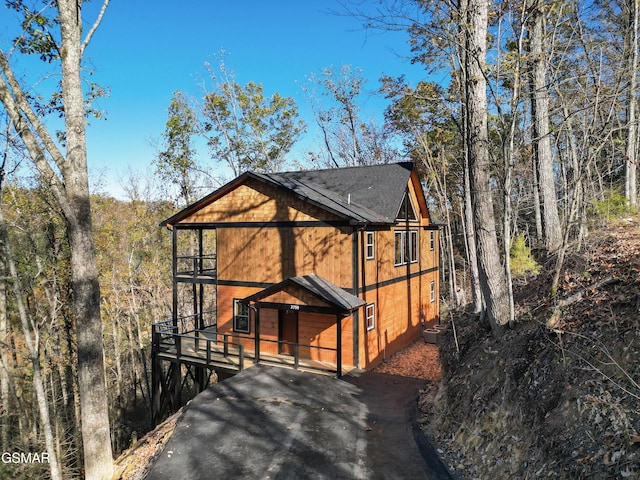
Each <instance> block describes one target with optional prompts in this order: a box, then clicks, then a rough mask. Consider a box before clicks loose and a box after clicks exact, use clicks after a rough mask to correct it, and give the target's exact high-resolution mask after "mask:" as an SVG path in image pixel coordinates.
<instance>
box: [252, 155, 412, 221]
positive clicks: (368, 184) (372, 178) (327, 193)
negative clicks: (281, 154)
mask: <svg viewBox="0 0 640 480" xmlns="http://www.w3.org/2000/svg"><path fill="white" fill-rule="evenodd" d="M412 168H413V164H412V163H409V162H405V163H390V164H384V165H372V166H365V167H351V168H334V169H328V170H307V171H301V172H285V173H265V174H259V175H258V176H259V177H262V178H263V179H265V180H266V181H269V182H270V183H273V184H275V185H277V186H279V187H282V188H285V189H288V190H290V191H291V192H293V193H294V194H296V195H298V196H300V197H302V198H305V199H307V200H309V201H311V202H313V203H316V204H317V205H319V206H321V207H323V208H326V209H327V210H330V211H333V212H335V213H337V214H339V215H342V216H345V217H348V218H351V219H353V220H356V221H359V222H366V223H394V222H395V219H396V216H397V214H398V210H399V208H400V205H401V203H402V199H403V198H404V194H405V192H406V190H407V183H408V182H409V177H410V175H411V170H412Z"/></svg>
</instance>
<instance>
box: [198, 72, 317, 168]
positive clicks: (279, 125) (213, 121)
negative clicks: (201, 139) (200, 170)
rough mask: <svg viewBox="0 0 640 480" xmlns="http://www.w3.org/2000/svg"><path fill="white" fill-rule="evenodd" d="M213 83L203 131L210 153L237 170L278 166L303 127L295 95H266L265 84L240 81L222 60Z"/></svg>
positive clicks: (206, 107) (206, 101) (205, 110)
mask: <svg viewBox="0 0 640 480" xmlns="http://www.w3.org/2000/svg"><path fill="white" fill-rule="evenodd" d="M211 78H212V80H213V81H214V84H215V86H214V88H213V89H212V90H211V91H207V92H206V93H205V96H204V100H203V102H204V105H203V116H204V118H203V120H202V123H203V131H204V133H205V136H206V137H207V141H208V144H209V147H210V149H211V154H212V156H213V158H214V159H215V160H217V161H220V162H223V163H226V164H227V165H228V166H229V167H230V168H231V170H232V171H233V174H234V176H237V175H239V174H240V173H242V171H244V170H256V171H262V172H265V171H278V170H280V169H281V168H282V166H283V164H284V162H285V160H286V155H287V153H289V151H290V150H291V148H292V147H293V145H294V144H295V142H296V141H297V140H298V138H299V137H300V135H301V134H302V133H303V132H304V130H305V128H306V127H305V124H304V122H303V121H302V120H300V118H299V117H298V107H297V105H296V103H295V100H294V99H293V98H291V97H283V96H281V95H280V94H279V93H277V92H276V93H274V94H273V95H271V96H270V97H269V96H267V95H265V93H264V89H263V87H262V84H257V83H255V82H253V81H250V82H248V83H247V84H246V85H244V86H243V85H240V84H238V83H237V82H236V81H235V79H234V77H233V75H232V74H231V73H230V72H229V71H228V70H227V68H226V67H225V65H224V63H222V62H221V64H220V75H219V76H218V75H216V74H214V73H212V74H211Z"/></svg>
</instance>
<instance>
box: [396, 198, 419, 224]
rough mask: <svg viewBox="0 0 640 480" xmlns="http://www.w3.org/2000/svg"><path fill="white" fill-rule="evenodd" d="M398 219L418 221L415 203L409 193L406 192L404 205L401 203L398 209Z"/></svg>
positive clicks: (403, 200)
mask: <svg viewBox="0 0 640 480" xmlns="http://www.w3.org/2000/svg"><path fill="white" fill-rule="evenodd" d="M396 219H397V220H400V221H404V220H409V221H410V222H417V221H418V216H417V215H416V211H415V209H414V208H413V203H412V202H411V198H409V195H408V194H407V193H405V194H404V198H403V199H402V205H400V210H399V211H398V217H397V218H396Z"/></svg>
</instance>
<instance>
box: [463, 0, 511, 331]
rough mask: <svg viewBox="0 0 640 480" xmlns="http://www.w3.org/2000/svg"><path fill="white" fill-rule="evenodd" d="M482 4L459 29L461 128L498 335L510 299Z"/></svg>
mask: <svg viewBox="0 0 640 480" xmlns="http://www.w3.org/2000/svg"><path fill="white" fill-rule="evenodd" d="M488 13H489V5H488V2H487V0H469V2H468V7H467V11H466V15H465V20H466V22H465V25H466V28H464V29H463V34H464V37H463V38H464V47H465V48H466V54H465V57H464V65H463V68H464V70H465V72H466V82H465V88H466V95H465V97H466V98H465V100H466V107H467V116H466V120H467V121H466V124H467V125H466V127H467V133H468V137H467V149H468V151H469V181H470V187H471V189H470V194H471V203H472V207H473V219H474V227H475V229H476V239H477V249H478V260H479V261H478V267H479V273H480V286H481V289H482V294H483V298H484V302H485V305H486V315H487V316H486V320H487V321H488V323H489V324H490V325H491V328H492V330H493V331H494V332H495V333H498V332H499V331H501V330H502V328H503V326H504V325H505V324H506V323H508V321H509V301H508V295H507V284H506V281H505V276H504V270H503V267H502V265H501V264H500V249H499V247H498V239H497V235H496V223H495V217H494V212H493V200H492V197H491V194H492V193H491V192H492V188H491V181H490V171H491V164H490V160H489V142H488V126H487V115H488V113H487V82H486V78H485V75H484V69H485V66H486V56H487V28H488Z"/></svg>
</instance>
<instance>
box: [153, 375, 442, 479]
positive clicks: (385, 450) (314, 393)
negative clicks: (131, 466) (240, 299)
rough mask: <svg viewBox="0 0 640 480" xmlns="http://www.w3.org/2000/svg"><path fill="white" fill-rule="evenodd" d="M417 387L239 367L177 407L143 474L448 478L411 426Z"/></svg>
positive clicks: (382, 379) (408, 382) (417, 383)
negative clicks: (164, 439) (184, 405)
mask: <svg viewBox="0 0 640 480" xmlns="http://www.w3.org/2000/svg"><path fill="white" fill-rule="evenodd" d="M422 386H424V381H423V380H417V379H410V378H403V377H396V376H390V375H385V374H379V373H372V372H362V373H360V374H358V375H348V376H345V377H343V378H342V379H336V378H333V377H328V376H323V375H314V374H311V373H305V372H299V371H295V370H288V369H283V368H277V367H266V366H254V367H251V368H248V369H247V370H245V371H243V372H242V373H240V374H238V375H236V376H235V377H232V378H229V379H227V380H225V381H223V382H221V383H219V384H216V385H214V386H212V387H210V388H208V389H207V390H205V391H204V392H202V393H201V394H200V395H198V396H197V397H196V398H195V399H194V400H193V401H192V402H191V403H190V404H189V406H188V407H187V408H185V411H184V413H183V414H182V416H181V418H180V419H179V420H178V423H177V425H176V429H175V431H174V433H173V435H172V436H171V438H170V439H169V441H168V443H167V445H166V446H165V449H164V452H163V453H162V455H161V456H160V457H159V458H158V460H157V461H156V463H155V465H154V466H153V468H152V470H151V472H150V473H149V475H148V476H147V479H148V480H165V479H169V478H170V479H173V480H177V479H189V480H194V479H221V480H226V479H265V480H266V479H296V480H297V479H307V478H308V479H331V480H334V479H367V480H369V479H431V480H439V479H448V478H450V477H449V475H448V473H447V471H446V469H445V468H444V467H443V466H442V464H441V463H440V461H439V459H438V458H437V456H435V453H434V452H433V449H431V448H430V445H429V444H428V442H426V440H425V439H424V437H423V436H422V435H421V434H420V433H419V430H418V427H417V426H416V424H415V408H416V407H415V404H416V401H415V400H416V395H417V392H418V390H419V388H421V387H422Z"/></svg>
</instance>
